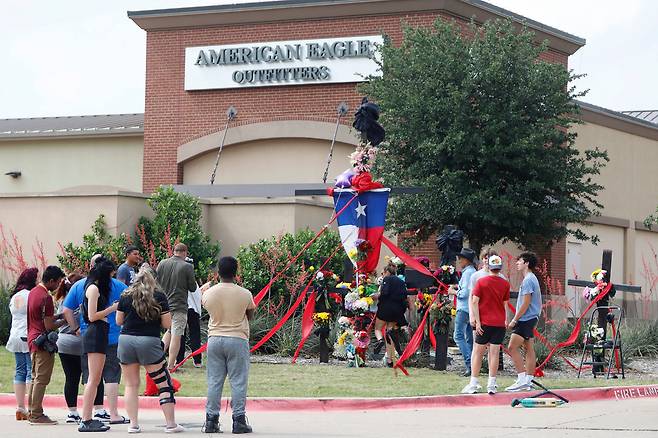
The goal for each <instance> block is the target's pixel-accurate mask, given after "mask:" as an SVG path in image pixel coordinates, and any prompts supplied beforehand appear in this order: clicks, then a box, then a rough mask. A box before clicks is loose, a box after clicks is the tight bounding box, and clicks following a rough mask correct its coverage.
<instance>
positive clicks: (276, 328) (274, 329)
mask: <svg viewBox="0 0 658 438" xmlns="http://www.w3.org/2000/svg"><path fill="white" fill-rule="evenodd" d="M341 246H342V243H340V244H338V246H337V247H336V249H334V251H333V252H332V253H331V255H330V256H329V257H328V258H327V260H325V261H324V263H323V264H322V266H320V269H318V271H322V270H323V269H324V268H325V266H327V264H328V263H329V262H330V261H331V259H332V258H334V256H335V255H336V253H337V252H338V250H339V249H340V248H341ZM313 280H315V277H314V276H311V279H310V280H309V281H308V283H306V287H305V288H304V290H303V291H302V293H300V294H299V296H298V297H297V299H296V300H295V302H294V303H293V305H292V306H290V308H289V309H288V311H287V312H286V313H285V315H283V318H281V320H280V321H279V322H277V323H276V325H275V326H274V327H272V328H271V329H270V331H269V332H267V334H266V335H265V336H263V339H261V340H260V341H258V343H256V345H254V346H253V347H251V352H252V353H253V352H254V351H256V350H258V349H259V348H260V347H261V346H262V345H263V344H264V343H265V342H267V341H268V340H269V339H270V338H271V337H272V336H274V334H275V333H276V332H278V331H279V329H281V327H283V324H285V323H286V321H288V319H290V317H291V316H292V315H293V314H294V313H295V310H297V308H298V307H299V306H300V304H302V301H304V297H305V296H306V293H307V292H308V290H309V289H310V287H311V285H312V284H313Z"/></svg>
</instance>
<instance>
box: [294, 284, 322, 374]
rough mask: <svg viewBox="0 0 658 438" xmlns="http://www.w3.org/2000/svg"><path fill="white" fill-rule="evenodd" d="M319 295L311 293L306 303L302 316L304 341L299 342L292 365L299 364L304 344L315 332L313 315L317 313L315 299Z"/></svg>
mask: <svg viewBox="0 0 658 438" xmlns="http://www.w3.org/2000/svg"><path fill="white" fill-rule="evenodd" d="M316 295H317V293H316V292H315V291H313V292H311V295H309V296H308V300H307V301H306V308H305V309H304V314H303V315H302V340H301V341H299V345H298V346H297V350H295V354H294V355H293V357H292V363H295V362H297V357H298V356H299V353H301V351H302V348H303V347H304V344H305V343H306V340H307V339H308V337H309V336H311V333H312V332H313V314H314V313H315V297H316Z"/></svg>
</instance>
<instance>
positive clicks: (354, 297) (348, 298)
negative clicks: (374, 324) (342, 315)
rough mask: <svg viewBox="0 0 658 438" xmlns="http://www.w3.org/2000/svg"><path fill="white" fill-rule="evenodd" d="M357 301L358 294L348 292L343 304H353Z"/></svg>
mask: <svg viewBox="0 0 658 438" xmlns="http://www.w3.org/2000/svg"><path fill="white" fill-rule="evenodd" d="M358 299H359V293H358V292H350V293H348V294H347V295H345V304H348V303H353V302H355V301H357V300H358Z"/></svg>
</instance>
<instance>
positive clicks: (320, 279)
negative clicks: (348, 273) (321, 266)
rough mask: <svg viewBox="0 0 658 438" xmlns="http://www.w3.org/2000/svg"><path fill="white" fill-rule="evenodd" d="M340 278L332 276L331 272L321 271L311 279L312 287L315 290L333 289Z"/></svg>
mask: <svg viewBox="0 0 658 438" xmlns="http://www.w3.org/2000/svg"><path fill="white" fill-rule="evenodd" d="M338 280H340V278H339V277H338V275H336V274H334V273H333V272H331V271H327V270H322V271H318V272H316V273H315V278H314V279H313V286H315V289H316V290H318V289H325V290H328V289H333V288H335V287H336V284H338Z"/></svg>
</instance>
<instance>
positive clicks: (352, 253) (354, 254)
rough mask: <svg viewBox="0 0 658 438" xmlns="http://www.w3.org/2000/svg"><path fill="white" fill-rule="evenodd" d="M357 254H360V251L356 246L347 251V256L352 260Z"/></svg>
mask: <svg viewBox="0 0 658 438" xmlns="http://www.w3.org/2000/svg"><path fill="white" fill-rule="evenodd" d="M357 254H359V251H358V250H357V249H356V248H352V249H350V250H349V252H348V253H347V257H349V258H351V259H352V260H354V259H355V258H356V256H357Z"/></svg>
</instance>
